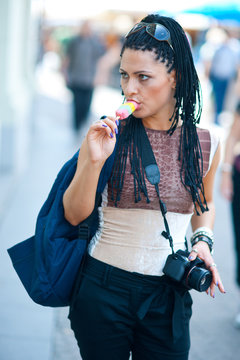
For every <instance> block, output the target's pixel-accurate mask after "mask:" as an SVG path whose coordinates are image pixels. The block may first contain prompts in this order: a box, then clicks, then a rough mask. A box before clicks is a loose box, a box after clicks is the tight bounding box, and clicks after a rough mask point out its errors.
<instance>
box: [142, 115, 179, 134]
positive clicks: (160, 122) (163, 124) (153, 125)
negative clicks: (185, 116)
mask: <svg viewBox="0 0 240 360" xmlns="http://www.w3.org/2000/svg"><path fill="white" fill-rule="evenodd" d="M142 122H143V125H144V127H146V128H148V129H153V130H165V131H167V130H169V129H170V127H171V125H172V121H169V118H167V119H159V118H158V119H156V118H144V119H142ZM181 125H182V120H179V121H178V124H177V127H178V126H181Z"/></svg>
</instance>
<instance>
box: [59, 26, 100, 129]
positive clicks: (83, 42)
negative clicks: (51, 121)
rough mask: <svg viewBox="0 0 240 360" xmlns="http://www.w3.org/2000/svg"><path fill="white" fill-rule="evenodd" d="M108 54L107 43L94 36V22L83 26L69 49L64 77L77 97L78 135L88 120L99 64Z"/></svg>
mask: <svg viewBox="0 0 240 360" xmlns="http://www.w3.org/2000/svg"><path fill="white" fill-rule="evenodd" d="M104 53H105V45H104V42H103V40H102V39H101V38H100V36H98V35H97V34H96V33H94V32H93V30H92V25H91V23H90V21H85V22H84V23H83V24H82V26H81V28H80V31H79V33H78V34H77V35H76V36H75V37H73V38H72V39H71V40H70V42H69V44H68V45H67V49H66V54H65V59H64V61H63V73H64V76H65V80H66V85H67V87H68V88H69V89H70V91H71V92H72V95H73V121H74V129H75V130H76V131H78V130H79V128H80V127H81V126H82V124H83V123H84V122H85V121H86V119H87V116H88V113H89V110H90V107H91V102H92V96H93V90H94V79H95V72H96V67H97V63H98V60H99V58H100V57H101V56H102V55H103V54H104Z"/></svg>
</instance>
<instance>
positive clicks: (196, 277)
mask: <svg viewBox="0 0 240 360" xmlns="http://www.w3.org/2000/svg"><path fill="white" fill-rule="evenodd" d="M211 282H212V273H211V271H209V270H206V269H203V268H200V267H196V266H194V267H193V268H191V269H190V271H189V273H188V274H187V276H186V285H187V286H188V287H190V288H193V289H195V290H197V291H200V292H202V291H206V290H207V289H208V288H209V286H210V285H211Z"/></svg>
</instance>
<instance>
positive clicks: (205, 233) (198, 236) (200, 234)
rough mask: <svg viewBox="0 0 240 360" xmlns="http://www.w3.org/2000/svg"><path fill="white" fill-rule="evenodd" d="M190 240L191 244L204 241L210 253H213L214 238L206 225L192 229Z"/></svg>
mask: <svg viewBox="0 0 240 360" xmlns="http://www.w3.org/2000/svg"><path fill="white" fill-rule="evenodd" d="M190 241H191V244H192V246H194V245H195V244H197V243H198V242H199V241H204V242H206V243H207V244H208V246H209V249H210V252H211V254H212V253H213V244H214V238H213V232H212V230H211V229H209V228H206V227H202V228H198V229H197V230H195V231H194V233H193V235H192V237H191V239H190Z"/></svg>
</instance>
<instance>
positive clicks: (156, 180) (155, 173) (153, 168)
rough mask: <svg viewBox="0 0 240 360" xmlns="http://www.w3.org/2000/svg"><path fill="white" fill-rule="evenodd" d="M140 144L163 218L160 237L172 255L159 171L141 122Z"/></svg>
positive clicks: (144, 165) (142, 156)
mask: <svg viewBox="0 0 240 360" xmlns="http://www.w3.org/2000/svg"><path fill="white" fill-rule="evenodd" d="M139 140H140V142H141V146H140V149H141V154H140V156H141V160H142V165H143V167H144V170H145V174H146V177H147V179H148V181H149V182H150V184H152V185H153V186H154V187H155V190H156V193H157V196H158V200H159V207H160V211H161V213H162V216H163V221H164V226H165V231H162V236H163V237H165V239H167V240H168V241H169V244H170V247H171V250H172V253H173V254H174V249H173V239H172V236H171V234H170V229H169V225H168V222H167V218H166V214H167V207H166V204H165V203H164V202H163V201H162V200H161V196H160V191H159V184H160V171H159V168H158V165H157V162H156V159H155V156H154V153H153V149H152V146H151V144H150V141H149V138H148V135H147V133H146V130H145V128H144V126H143V123H142V121H140V139H139Z"/></svg>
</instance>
